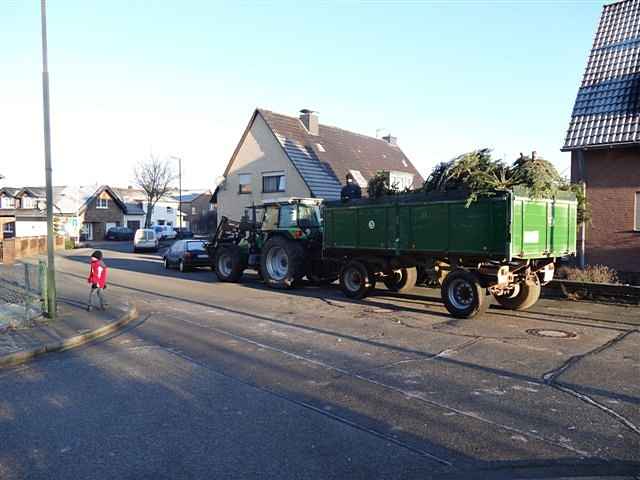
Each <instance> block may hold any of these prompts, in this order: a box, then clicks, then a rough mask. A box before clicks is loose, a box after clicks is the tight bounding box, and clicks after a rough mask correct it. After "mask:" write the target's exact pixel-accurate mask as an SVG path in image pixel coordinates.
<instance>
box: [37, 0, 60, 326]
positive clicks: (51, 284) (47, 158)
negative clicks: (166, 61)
mask: <svg viewBox="0 0 640 480" xmlns="http://www.w3.org/2000/svg"><path fill="white" fill-rule="evenodd" d="M40 16H41V20H42V104H43V113H44V170H45V176H46V182H47V188H46V190H47V313H48V316H49V318H50V319H52V320H55V319H56V304H57V302H56V269H55V263H54V256H53V254H54V248H55V242H54V236H53V235H54V232H53V185H52V183H51V182H52V180H51V124H50V114H49V71H48V58H47V4H46V0H40Z"/></svg>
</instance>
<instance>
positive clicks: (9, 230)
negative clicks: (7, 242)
mask: <svg viewBox="0 0 640 480" xmlns="http://www.w3.org/2000/svg"><path fill="white" fill-rule="evenodd" d="M15 234H16V224H15V222H9V223H5V224H4V225H3V226H2V235H3V236H4V238H13V237H15Z"/></svg>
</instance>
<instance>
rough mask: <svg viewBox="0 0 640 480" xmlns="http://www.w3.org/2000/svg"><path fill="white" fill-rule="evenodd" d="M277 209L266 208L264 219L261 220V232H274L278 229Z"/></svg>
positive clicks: (274, 207)
mask: <svg viewBox="0 0 640 480" xmlns="http://www.w3.org/2000/svg"><path fill="white" fill-rule="evenodd" d="M278 210H279V209H278V207H276V206H273V207H271V206H270V207H267V208H266V209H265V212H264V218H263V219H262V229H263V230H274V229H276V228H278Z"/></svg>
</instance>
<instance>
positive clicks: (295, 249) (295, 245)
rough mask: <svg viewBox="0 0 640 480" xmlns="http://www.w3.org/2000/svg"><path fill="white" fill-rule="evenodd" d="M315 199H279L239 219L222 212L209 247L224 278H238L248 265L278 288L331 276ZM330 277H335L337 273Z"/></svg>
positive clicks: (249, 209) (262, 205)
mask: <svg viewBox="0 0 640 480" xmlns="http://www.w3.org/2000/svg"><path fill="white" fill-rule="evenodd" d="M321 203H322V200H320V199H316V198H295V197H294V198H285V199H275V200H270V201H266V202H264V203H262V204H261V205H252V206H250V207H247V208H246V209H245V213H244V215H243V216H242V219H241V220H240V222H233V221H230V220H229V219H227V218H226V217H223V218H222V220H221V222H220V225H219V226H218V230H217V231H216V234H215V236H214V237H213V238H212V240H211V242H210V243H209V246H208V251H209V257H210V258H211V259H213V262H212V263H213V265H212V266H213V268H214V270H215V271H216V274H217V276H218V278H219V279H220V280H222V281H231V282H235V281H238V280H239V279H240V277H241V276H242V273H243V272H244V270H245V269H246V268H252V269H255V270H257V271H258V273H259V274H260V276H261V277H262V279H263V280H264V281H265V282H266V283H267V284H269V285H271V286H273V287H276V288H288V287H291V286H293V284H294V283H296V282H297V281H299V280H300V279H302V278H303V277H305V276H306V277H307V278H308V279H310V280H312V281H321V280H324V279H326V278H327V275H326V274H325V273H326V272H325V270H326V268H325V267H324V266H323V262H322V259H321V257H322V217H321V210H320V205H321ZM329 274H330V275H329V276H330V277H331V278H332V279H333V278H334V277H335V272H333V270H331V271H330V272H329Z"/></svg>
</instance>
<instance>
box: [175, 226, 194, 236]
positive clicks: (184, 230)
mask: <svg viewBox="0 0 640 480" xmlns="http://www.w3.org/2000/svg"><path fill="white" fill-rule="evenodd" d="M173 230H174V231H175V232H176V235H177V237H176V238H193V232H192V231H191V230H189V229H188V228H174V229H173Z"/></svg>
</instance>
